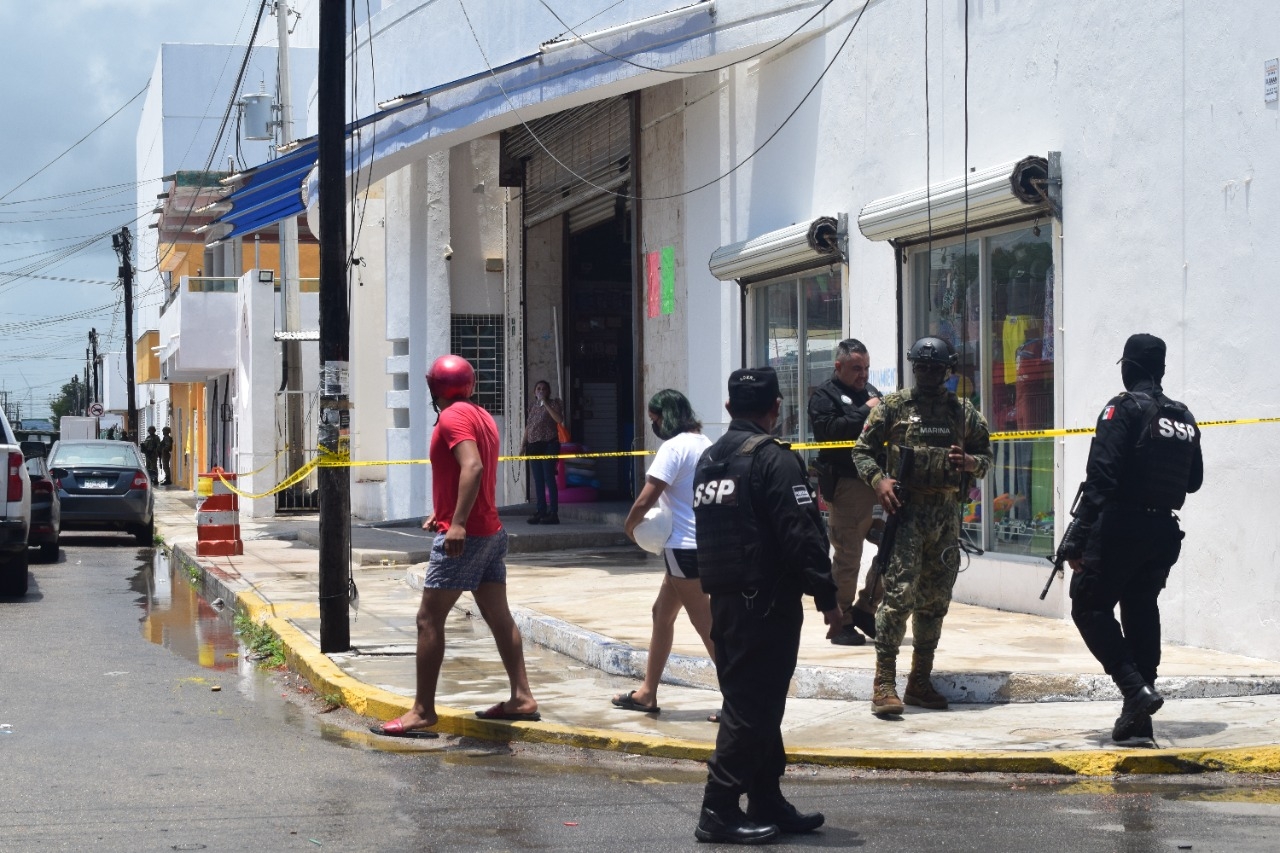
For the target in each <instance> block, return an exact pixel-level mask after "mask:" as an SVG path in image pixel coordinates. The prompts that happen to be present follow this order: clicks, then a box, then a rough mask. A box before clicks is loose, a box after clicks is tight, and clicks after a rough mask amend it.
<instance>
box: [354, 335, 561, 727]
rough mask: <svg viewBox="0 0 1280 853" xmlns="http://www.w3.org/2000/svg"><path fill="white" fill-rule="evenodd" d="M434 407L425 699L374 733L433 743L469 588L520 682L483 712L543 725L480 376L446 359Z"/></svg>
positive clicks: (421, 691) (494, 433) (431, 377)
mask: <svg viewBox="0 0 1280 853" xmlns="http://www.w3.org/2000/svg"><path fill="white" fill-rule="evenodd" d="M427 386H428V388H429V389H430V391H431V402H432V405H433V406H435V407H436V409H437V411H439V413H440V419H439V420H438V421H437V422H436V428H435V431H434V432H433V433H432V435H431V449H430V454H429V455H430V458H431V471H432V476H431V495H432V506H433V507H434V508H435V511H434V512H433V513H432V514H431V515H430V516H428V517H427V520H426V521H424V522H423V523H422V526H423V528H424V529H426V530H431V531H434V532H435V534H436V537H435V541H434V542H433V543H432V546H431V558H430V561H429V562H428V563H427V574H426V578H425V580H424V582H423V590H422V604H421V606H420V607H419V608H418V657H417V695H416V696H415V697H414V701H413V707H412V708H411V709H409V712H408V713H407V714H404V715H403V716H401V717H400V718H399V719H395V720H392V721H390V722H388V723H384V724H383V725H380V726H373V727H371V731H373V732H374V733H375V734H382V735H391V736H397V737H434V736H435V732H431V731H429V729H430V728H431V726H434V725H435V724H436V722H437V720H438V717H437V716H436V710H435V696H436V684H437V682H438V681H439V678H440V666H441V664H442V662H443V661H444V624H445V619H446V618H447V617H448V615H449V611H450V610H451V609H452V608H453V605H454V604H455V603H456V602H457V600H458V598H459V596H461V595H462V593H463V591H468V592H470V593H471V595H472V597H473V598H474V599H475V602H476V606H477V607H478V608H479V609H480V616H481V617H482V618H483V619H484V621H485V622H486V623H487V624H488V626H489V629H490V630H491V631H492V632H493V640H494V642H495V643H496V644H497V646H498V654H499V656H501V658H502V665H503V667H504V668H505V669H506V671H507V678H508V679H509V680H510V682H511V695H510V697H509V698H507V700H506V701H503V702H498V703H497V704H495V705H494V706H493V707H491V708H488V709H486V710H484V711H476V716H477V717H480V718H481V719H484V720H527V721H536V720H540V719H542V716H541V714H539V713H538V703H537V701H536V700H535V699H534V698H533V693H532V692H531V691H530V689H529V676H528V673H526V671H525V665H524V648H523V645H522V642H521V638H520V629H519V628H518V627H516V624H515V621H514V620H513V619H512V618H511V608H510V607H509V606H508V605H507V566H506V562H505V560H504V558H505V557H506V553H507V533H506V531H505V530H503V528H502V522H501V521H500V520H499V519H498V510H497V507H496V505H495V500H494V493H495V490H496V488H497V481H498V477H497V471H498V426H497V424H496V423H494V420H493V417H492V416H491V415H490V414H489V413H488V412H487V411H485V410H484V409H483V408H481V407H480V406H478V405H476V404H475V403H473V402H471V400H470V397H471V392H472V389H473V388H474V386H475V371H474V370H472V368H471V365H470V364H468V363H467V360H466V359H464V358H461V357H460V356H456V355H445V356H441V357H440V358H438V359H436V360H435V363H434V364H432V365H431V369H430V370H429V371H427Z"/></svg>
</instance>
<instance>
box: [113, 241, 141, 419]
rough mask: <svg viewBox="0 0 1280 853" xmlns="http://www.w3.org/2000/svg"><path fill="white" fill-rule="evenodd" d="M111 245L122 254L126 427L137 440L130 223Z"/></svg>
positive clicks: (121, 277)
mask: <svg viewBox="0 0 1280 853" xmlns="http://www.w3.org/2000/svg"><path fill="white" fill-rule="evenodd" d="M111 245H112V247H113V248H114V249H115V250H116V253H117V254H118V255H120V281H121V282H122V283H123V285H124V364H125V384H126V385H128V393H129V414H128V417H127V419H126V420H125V422H124V429H125V434H126V435H127V436H128V437H129V440H130V441H137V440H138V404H137V401H136V399H135V397H136V394H135V392H134V384H133V241H132V240H131V239H130V237H129V226H128V225H125V226H124V227H122V228H121V229H120V233H119V234H112V235H111Z"/></svg>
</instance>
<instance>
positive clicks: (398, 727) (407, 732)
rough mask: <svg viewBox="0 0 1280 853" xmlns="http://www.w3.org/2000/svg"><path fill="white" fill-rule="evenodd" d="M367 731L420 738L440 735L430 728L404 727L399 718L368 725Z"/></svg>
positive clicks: (390, 735) (427, 738)
mask: <svg viewBox="0 0 1280 853" xmlns="http://www.w3.org/2000/svg"><path fill="white" fill-rule="evenodd" d="M369 731H371V732H373V733H374V734H375V735H384V736H386V737H403V738H418V739H421V740H431V739H434V738H438V737H440V733H439V732H433V731H431V730H430V729H406V728H405V727H404V723H402V722H400V721H399V720H388V721H387V722H385V723H382V724H381V725H377V726H369Z"/></svg>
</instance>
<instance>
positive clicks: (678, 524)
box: [646, 432, 711, 549]
mask: <svg viewBox="0 0 1280 853" xmlns="http://www.w3.org/2000/svg"><path fill="white" fill-rule="evenodd" d="M710 446H711V439H709V438H707V437H706V436H705V435H703V434H702V433H700V432H682V433H680V434H679V435H677V436H675V437H674V438H669V439H667V440H666V441H664V442H663V443H662V446H661V447H659V448H658V455H657V456H655V457H654V459H653V464H652V465H650V466H649V470H648V471H647V472H646V474H647V475H648V476H650V477H653V478H654V479H656V480H661V481H662V482H664V483H666V484H667V487H666V488H665V489H663V490H662V494H661V495H659V496H658V502H659V503H660V504H662V505H663V506H665V507H666V508H667V509H669V510H671V536H670V537H668V538H667V542H666V546H665V547H667V548H690V549H692V548H697V547H698V540H697V537H696V536H695V535H694V526H693V472H694V469H695V468H697V467H698V458H699V457H700V456H702V451H704V450H706V449H707V448H708V447H710Z"/></svg>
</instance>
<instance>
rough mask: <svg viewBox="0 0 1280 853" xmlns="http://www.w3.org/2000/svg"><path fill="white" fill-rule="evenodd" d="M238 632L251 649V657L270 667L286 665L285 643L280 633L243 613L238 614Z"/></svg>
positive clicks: (261, 664) (242, 640)
mask: <svg viewBox="0 0 1280 853" xmlns="http://www.w3.org/2000/svg"><path fill="white" fill-rule="evenodd" d="M235 626H236V634H237V635H239V637H240V642H241V643H243V644H244V646H245V648H247V649H248V650H249V658H250V659H251V660H256V661H258V665H259V666H262V667H266V668H268V669H275V668H277V667H281V666H284V663H285V661H284V643H283V642H282V641H281V640H280V635H279V634H277V633H276V632H275V631H272V630H271V629H270V628H268V627H267V626H266V625H263V624H260V623H258V622H255V621H253V620H252V619H250V618H249V617H248V616H245V615H244V614H243V613H241V614H239V615H237V616H236V621H235Z"/></svg>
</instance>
